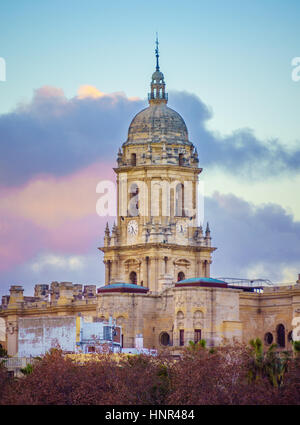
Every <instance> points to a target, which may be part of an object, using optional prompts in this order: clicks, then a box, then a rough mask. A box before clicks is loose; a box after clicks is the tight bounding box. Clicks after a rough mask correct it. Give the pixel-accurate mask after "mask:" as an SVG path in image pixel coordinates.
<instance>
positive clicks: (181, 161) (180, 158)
mask: <svg viewBox="0 0 300 425" xmlns="http://www.w3.org/2000/svg"><path fill="white" fill-rule="evenodd" d="M183 161H184V158H183V153H180V154H179V165H180V166H182V165H183Z"/></svg>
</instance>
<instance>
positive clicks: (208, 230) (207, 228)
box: [205, 222, 210, 237]
mask: <svg viewBox="0 0 300 425" xmlns="http://www.w3.org/2000/svg"><path fill="white" fill-rule="evenodd" d="M205 236H206V237H209V236H210V228H209V224H208V222H207V225H206V231H205Z"/></svg>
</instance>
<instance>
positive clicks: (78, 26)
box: [0, 0, 300, 143]
mask: <svg viewBox="0 0 300 425" xmlns="http://www.w3.org/2000/svg"><path fill="white" fill-rule="evenodd" d="M0 13H1V18H2V19H1V27H0V40H1V45H0V56H2V57H4V58H5V60H6V62H7V82H6V83H5V84H3V83H1V85H0V112H5V111H7V110H11V109H12V108H13V107H14V106H15V104H16V103H17V102H20V101H24V100H28V99H30V98H31V95H32V91H33V89H36V88H38V87H40V86H42V85H45V84H48V85H53V86H56V87H62V88H63V89H64V91H65V93H66V95H67V96H74V95H75V94H76V91H77V89H78V87H79V86H80V85H82V84H91V85H95V86H96V87H98V88H99V90H101V91H104V92H114V91H124V92H125V93H126V94H127V95H128V96H139V97H145V95H146V92H147V90H148V82H149V79H150V76H151V70H152V68H153V61H154V57H153V48H154V37H155V32H156V31H158V32H159V38H160V43H161V44H160V48H161V67H162V69H163V71H164V72H165V76H166V80H167V83H168V88H169V90H170V89H178V90H187V91H189V92H192V93H195V94H197V95H198V96H200V97H201V99H202V100H204V101H205V102H206V103H207V104H208V105H210V106H211V107H212V108H213V110H214V118H213V120H212V122H211V123H210V125H211V127H212V128H214V129H216V130H218V131H221V132H224V133H228V132H230V131H232V130H233V129H235V128H239V127H245V126H249V127H251V128H254V129H255V131H256V132H257V134H258V135H259V136H261V137H267V138H269V137H274V136H276V137H281V138H284V139H285V141H286V142H287V143H292V142H293V141H294V140H295V134H297V133H298V134H299V130H300V120H298V119H297V111H298V110H299V102H300V100H299V99H300V97H299V94H300V83H299V84H297V83H295V82H293V81H292V80H291V59H292V58H293V57H295V56H298V55H300V52H299V50H300V47H299V39H300V26H299V21H298V20H299V16H300V3H299V1H297V0H292V1H291V0H287V1H283V0H280V1H279V0H264V1H255V0H254V1H238V0H229V1H226V2H225V1H223V0H213V1H210V2H207V1H186V2H182V1H176V0H175V1H162V2H146V1H130V0H129V1H118V0H116V1H114V2H112V3H109V2H104V1H99V0H97V1H93V0H88V1H86V2H83V1H77V0H72V1H70V0H64V1H63V2H62V1H58V0H54V1H51V2H50V1H45V0H44V1H40V2H39V1H32V0H31V1H30V0H29V1H23V0H19V1H17V2H13V1H4V2H2V4H1V10H0Z"/></svg>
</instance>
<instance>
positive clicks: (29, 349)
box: [18, 316, 76, 357]
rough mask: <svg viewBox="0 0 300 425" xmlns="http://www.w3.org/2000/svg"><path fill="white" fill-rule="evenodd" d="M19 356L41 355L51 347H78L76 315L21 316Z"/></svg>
mask: <svg viewBox="0 0 300 425" xmlns="http://www.w3.org/2000/svg"><path fill="white" fill-rule="evenodd" d="M18 322H19V323H18V324H19V335H18V356H19V357H29V356H40V355H42V354H45V353H46V352H47V351H49V350H50V349H51V348H55V347H57V348H58V347H59V348H61V349H62V350H65V351H75V348H76V317H74V316H73V317H67V316H64V317H33V318H19V321H18Z"/></svg>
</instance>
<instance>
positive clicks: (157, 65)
mask: <svg viewBox="0 0 300 425" xmlns="http://www.w3.org/2000/svg"><path fill="white" fill-rule="evenodd" d="M158 44H159V43H158V35H157V33H156V49H155V56H156V71H159V62H158V59H159V51H158Z"/></svg>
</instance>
